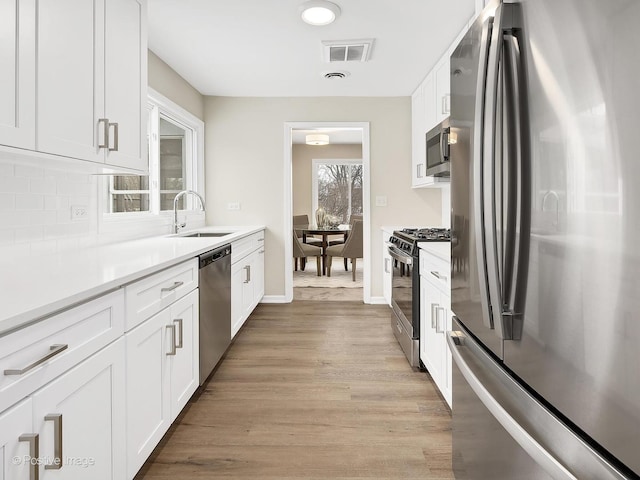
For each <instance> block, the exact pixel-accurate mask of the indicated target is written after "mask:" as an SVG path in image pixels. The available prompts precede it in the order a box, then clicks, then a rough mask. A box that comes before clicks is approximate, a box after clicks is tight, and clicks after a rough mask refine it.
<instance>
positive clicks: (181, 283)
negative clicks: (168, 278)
mask: <svg viewBox="0 0 640 480" xmlns="http://www.w3.org/2000/svg"><path fill="white" fill-rule="evenodd" d="M182 285H184V282H173V285H171V286H170V287H164V288H162V290H160V291H161V292H170V291H172V290H175V289H176V288H178V287H181V286H182Z"/></svg>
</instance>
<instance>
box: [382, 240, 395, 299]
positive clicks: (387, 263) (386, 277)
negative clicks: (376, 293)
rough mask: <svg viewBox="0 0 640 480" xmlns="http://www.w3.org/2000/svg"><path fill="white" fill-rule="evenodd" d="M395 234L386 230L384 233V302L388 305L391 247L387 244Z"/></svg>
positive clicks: (389, 296)
mask: <svg viewBox="0 0 640 480" xmlns="http://www.w3.org/2000/svg"><path fill="white" fill-rule="evenodd" d="M392 234H393V232H387V231H386V230H383V231H382V295H383V296H384V301H385V302H386V303H387V305H389V306H390V305H391V283H392V281H393V280H392V278H391V272H392V269H391V261H392V259H391V255H389V247H388V246H387V242H388V241H389V238H391V235H392Z"/></svg>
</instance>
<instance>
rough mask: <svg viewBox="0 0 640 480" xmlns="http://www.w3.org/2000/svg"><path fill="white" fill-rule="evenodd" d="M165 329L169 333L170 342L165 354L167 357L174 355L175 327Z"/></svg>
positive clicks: (168, 326) (169, 326) (170, 326)
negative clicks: (169, 347)
mask: <svg viewBox="0 0 640 480" xmlns="http://www.w3.org/2000/svg"><path fill="white" fill-rule="evenodd" d="M166 329H167V330H170V331H171V342H170V345H171V349H170V350H169V351H168V352H167V356H171V355H175V354H176V326H175V325H167V326H166Z"/></svg>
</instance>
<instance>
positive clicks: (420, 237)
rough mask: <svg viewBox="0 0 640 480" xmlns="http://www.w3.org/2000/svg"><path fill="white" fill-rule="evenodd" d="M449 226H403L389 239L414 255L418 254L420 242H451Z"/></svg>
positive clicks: (396, 245) (400, 248)
mask: <svg viewBox="0 0 640 480" xmlns="http://www.w3.org/2000/svg"><path fill="white" fill-rule="evenodd" d="M450 241H451V230H450V229H448V228H403V229H402V230H396V231H395V232H393V235H392V236H391V238H390V239H389V242H391V243H392V244H393V245H394V246H395V247H396V248H398V249H399V250H401V251H402V252H404V253H406V254H408V255H411V256H413V257H417V256H418V244H419V243H420V242H450Z"/></svg>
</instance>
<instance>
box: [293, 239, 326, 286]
mask: <svg viewBox="0 0 640 480" xmlns="http://www.w3.org/2000/svg"><path fill="white" fill-rule="evenodd" d="M307 257H316V271H317V272H318V276H321V275H322V265H321V263H320V262H321V261H322V248H321V247H316V246H314V245H307V244H306V243H302V242H301V241H300V239H299V238H298V236H297V235H296V233H295V232H293V258H294V262H295V270H296V271H298V259H300V270H304V263H303V262H305V260H306V258H307Z"/></svg>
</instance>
